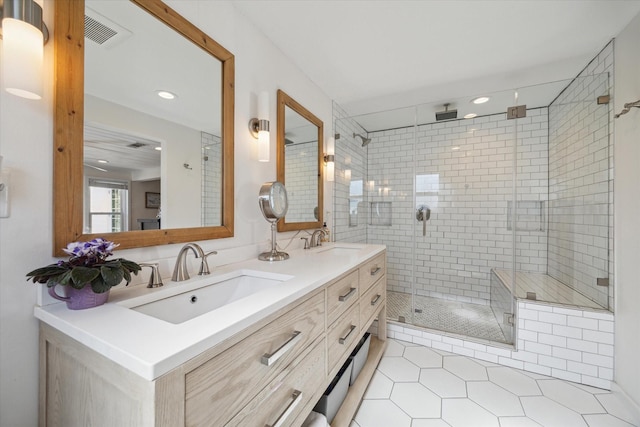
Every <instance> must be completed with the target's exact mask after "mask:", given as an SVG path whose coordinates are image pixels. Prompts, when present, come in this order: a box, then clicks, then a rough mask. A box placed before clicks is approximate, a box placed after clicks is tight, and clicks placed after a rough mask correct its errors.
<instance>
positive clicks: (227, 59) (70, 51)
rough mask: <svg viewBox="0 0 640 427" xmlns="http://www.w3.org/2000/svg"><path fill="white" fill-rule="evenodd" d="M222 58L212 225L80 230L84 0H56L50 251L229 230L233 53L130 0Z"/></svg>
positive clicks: (151, 4)
mask: <svg viewBox="0 0 640 427" xmlns="http://www.w3.org/2000/svg"><path fill="white" fill-rule="evenodd" d="M131 1H132V2H133V3H135V4H137V5H138V6H140V7H141V8H142V9H144V10H145V11H147V12H148V13H149V14H151V15H152V16H154V17H156V18H157V19H159V20H160V21H161V22H163V23H164V24H166V25H168V26H169V27H171V28H173V29H174V30H175V31H176V32H177V33H178V34H181V35H182V36H184V37H185V38H187V39H188V40H190V41H192V42H193V43H194V44H196V45H197V46H199V47H201V48H202V49H203V50H204V51H206V52H208V53H209V54H211V55H212V56H213V57H215V58H217V59H218V60H220V61H221V63H222V103H223V105H222V132H221V133H222V134H221V138H222V141H223V151H222V153H223V160H222V220H221V225H220V226H216V227H190V228H176V229H166V230H136V231H126V232H118V233H107V234H104V235H102V234H84V233H83V196H84V192H83V175H84V174H83V155H84V153H83V151H84V150H83V127H84V13H85V10H84V8H85V5H84V0H56V1H55V3H54V7H55V21H54V25H55V31H54V43H55V64H54V73H55V75H54V78H55V83H54V89H55V93H54V99H55V102H54V147H53V254H54V256H65V253H64V252H63V251H62V248H65V247H66V246H67V244H68V243H70V242H75V241H84V240H90V239H93V238H96V237H105V238H107V239H109V240H112V241H114V242H116V243H119V244H120V246H119V248H120V249H127V248H138V247H145V246H155V245H164V244H170V243H181V242H189V241H198V240H209V239H219V238H224V237H232V236H233V225H234V224H233V220H234V212H233V201H234V194H233V191H234V184H233V176H234V171H233V166H234V164H233V153H234V149H233V132H234V129H233V126H234V123H233V119H234V117H233V115H234V80H235V58H234V56H233V54H232V53H231V52H229V51H228V50H226V49H225V48H224V47H222V46H221V45H220V44H218V43H217V42H216V41H215V40H213V39H212V38H210V37H209V36H207V35H206V34H205V33H204V32H202V31H201V30H199V29H198V28H196V27H195V26H194V25H193V24H192V23H191V22H189V21H188V20H187V19H185V18H184V17H182V16H181V15H179V14H178V13H177V12H175V11H174V10H173V9H171V8H170V7H169V6H167V5H166V4H164V3H163V2H162V1H160V0H131Z"/></svg>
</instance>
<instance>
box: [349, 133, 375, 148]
mask: <svg viewBox="0 0 640 427" xmlns="http://www.w3.org/2000/svg"><path fill="white" fill-rule="evenodd" d="M356 136H357V137H359V138H360V139H361V140H362V146H363V147H366V146H367V145H369V143H370V142H371V138H365V137H364V136H362V135H360V134H359V133H354V134H353V137H354V138H355V137H356Z"/></svg>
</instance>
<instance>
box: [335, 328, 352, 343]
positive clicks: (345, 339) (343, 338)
mask: <svg viewBox="0 0 640 427" xmlns="http://www.w3.org/2000/svg"><path fill="white" fill-rule="evenodd" d="M355 330H356V325H351V327H350V328H349V332H347V335H345V336H344V337H342V338H340V339H339V340H338V342H339V343H340V344H344V343H345V342H347V339H348V338H349V335H351V334H352V333H353V331H355Z"/></svg>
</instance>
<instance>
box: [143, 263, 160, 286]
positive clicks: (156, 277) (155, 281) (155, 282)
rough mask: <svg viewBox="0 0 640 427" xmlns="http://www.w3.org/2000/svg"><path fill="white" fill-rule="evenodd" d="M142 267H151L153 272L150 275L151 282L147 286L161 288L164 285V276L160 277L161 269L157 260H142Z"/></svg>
mask: <svg viewBox="0 0 640 427" xmlns="http://www.w3.org/2000/svg"><path fill="white" fill-rule="evenodd" d="M140 267H150V268H151V274H150V275H149V284H148V285H147V288H159V287H160V286H162V285H164V283H162V277H160V269H159V266H158V263H157V262H141V263H140Z"/></svg>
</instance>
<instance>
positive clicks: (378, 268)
mask: <svg viewBox="0 0 640 427" xmlns="http://www.w3.org/2000/svg"><path fill="white" fill-rule="evenodd" d="M380 270H382V269H381V268H380V267H378V266H375V267H371V275H372V276H375V275H376V274H378V272H379V271H380Z"/></svg>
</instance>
